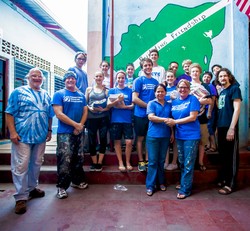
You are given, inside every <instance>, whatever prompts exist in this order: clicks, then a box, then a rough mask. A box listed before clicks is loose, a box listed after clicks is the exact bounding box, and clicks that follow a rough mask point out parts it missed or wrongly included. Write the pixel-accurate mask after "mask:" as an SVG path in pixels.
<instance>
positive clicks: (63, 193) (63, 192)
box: [56, 188, 68, 199]
mask: <svg viewBox="0 0 250 231" xmlns="http://www.w3.org/2000/svg"><path fill="white" fill-rule="evenodd" d="M56 197H57V198H59V199H64V198H67V197H68V194H67V192H66V190H65V189H63V188H58V189H57V194H56Z"/></svg>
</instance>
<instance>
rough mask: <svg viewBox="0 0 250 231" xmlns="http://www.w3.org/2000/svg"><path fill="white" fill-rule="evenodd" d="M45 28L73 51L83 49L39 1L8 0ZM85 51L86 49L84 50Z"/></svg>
mask: <svg viewBox="0 0 250 231" xmlns="http://www.w3.org/2000/svg"><path fill="white" fill-rule="evenodd" d="M10 2H12V3H13V4H14V5H15V6H17V7H18V8H20V9H21V10H22V11H24V12H25V13H26V14H27V15H29V16H30V17H31V18H33V19H34V20H35V21H36V22H38V23H39V24H40V25H41V26H42V27H44V28H45V29H46V30H48V31H50V32H51V33H52V34H53V35H54V36H55V37H57V38H58V39H59V40H61V41H62V42H63V43H65V44H66V45H67V46H69V47H70V48H71V49H72V50H74V51H85V49H84V48H83V47H82V45H81V44H80V43H79V42H78V41H77V40H76V39H75V38H74V37H73V36H72V35H71V34H70V33H69V32H67V31H66V30H65V29H64V28H63V27H62V26H61V25H60V24H59V23H58V22H57V21H56V20H55V19H54V18H53V17H52V16H51V15H50V13H49V12H48V9H46V8H45V6H44V5H42V3H41V2H39V1H35V0H10ZM85 52H86V51H85Z"/></svg>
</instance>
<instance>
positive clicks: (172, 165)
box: [166, 164, 178, 171]
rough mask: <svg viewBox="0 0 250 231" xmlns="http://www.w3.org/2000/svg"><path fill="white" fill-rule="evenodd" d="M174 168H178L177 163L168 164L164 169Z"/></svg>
mask: <svg viewBox="0 0 250 231" xmlns="http://www.w3.org/2000/svg"><path fill="white" fill-rule="evenodd" d="M175 169H178V165H177V164H169V165H168V166H167V167H166V170H170V171H172V170H175Z"/></svg>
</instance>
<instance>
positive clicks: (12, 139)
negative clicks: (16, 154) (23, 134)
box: [10, 132, 21, 144]
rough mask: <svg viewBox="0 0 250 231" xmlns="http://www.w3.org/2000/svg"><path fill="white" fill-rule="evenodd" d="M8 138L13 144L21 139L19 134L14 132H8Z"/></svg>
mask: <svg viewBox="0 0 250 231" xmlns="http://www.w3.org/2000/svg"><path fill="white" fill-rule="evenodd" d="M10 140H11V142H12V143H14V144H18V143H19V140H21V138H20V136H19V135H18V134H17V133H16V132H15V133H13V134H10Z"/></svg>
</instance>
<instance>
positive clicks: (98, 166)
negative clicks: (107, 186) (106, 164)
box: [95, 164, 102, 172]
mask: <svg viewBox="0 0 250 231" xmlns="http://www.w3.org/2000/svg"><path fill="white" fill-rule="evenodd" d="M95 170H96V171H97V172H101V171H102V164H96V166H95Z"/></svg>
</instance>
